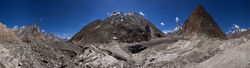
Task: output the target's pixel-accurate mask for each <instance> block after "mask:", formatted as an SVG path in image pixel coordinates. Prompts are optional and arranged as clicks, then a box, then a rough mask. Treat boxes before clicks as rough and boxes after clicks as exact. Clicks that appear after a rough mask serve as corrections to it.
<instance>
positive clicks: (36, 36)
mask: <svg viewBox="0 0 250 68" xmlns="http://www.w3.org/2000/svg"><path fill="white" fill-rule="evenodd" d="M14 32H15V34H16V36H18V37H19V38H20V39H21V40H22V41H25V42H30V41H32V40H41V41H52V42H57V41H65V40H64V39H62V38H59V37H56V36H54V35H52V34H50V33H45V32H42V31H41V29H40V27H39V26H37V25H35V24H32V25H31V26H22V27H20V28H19V29H16V30H14Z"/></svg>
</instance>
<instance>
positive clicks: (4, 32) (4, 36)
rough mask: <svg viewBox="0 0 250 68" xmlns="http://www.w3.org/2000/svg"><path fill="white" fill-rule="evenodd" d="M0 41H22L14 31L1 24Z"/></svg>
mask: <svg viewBox="0 0 250 68" xmlns="http://www.w3.org/2000/svg"><path fill="white" fill-rule="evenodd" d="M0 31H1V32H0V36H1V37H0V40H20V39H19V38H18V37H17V36H16V35H15V33H14V31H13V30H11V29H10V28H7V26H6V25H5V24H3V23H1V22H0Z"/></svg>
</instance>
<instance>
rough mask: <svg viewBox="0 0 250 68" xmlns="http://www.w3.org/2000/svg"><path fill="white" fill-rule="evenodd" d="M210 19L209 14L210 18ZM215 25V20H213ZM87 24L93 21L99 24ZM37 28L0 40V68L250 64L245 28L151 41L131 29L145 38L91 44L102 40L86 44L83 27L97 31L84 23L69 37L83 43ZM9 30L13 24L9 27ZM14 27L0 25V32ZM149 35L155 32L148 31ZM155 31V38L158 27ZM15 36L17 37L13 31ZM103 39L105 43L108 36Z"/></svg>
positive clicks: (223, 67)
mask: <svg viewBox="0 0 250 68" xmlns="http://www.w3.org/2000/svg"><path fill="white" fill-rule="evenodd" d="M199 7H200V6H199ZM199 7H198V8H199ZM195 11H196V10H195ZM191 15H192V14H191ZM201 15H203V14H201ZM196 16H199V15H194V18H196ZM111 17H112V16H111ZM114 17H115V16H114ZM118 17H120V16H118ZM111 19H113V18H111ZM209 19H211V18H210V17H209ZM119 20H120V19H119ZM196 20H199V21H204V20H207V19H206V17H205V18H202V20H200V19H195V20H193V21H196ZM208 22H211V21H208ZM99 23H100V22H99ZM109 23H110V22H109ZM128 23H129V22H128ZM196 23H197V24H192V28H196V27H193V26H200V25H201V23H203V22H196ZM212 23H215V22H213V21H212ZM113 24H114V23H113ZM206 24H210V23H206ZM0 25H2V24H0ZM89 25H95V23H92V24H89ZM118 25H119V24H118ZM97 26H98V25H97ZM108 26H110V25H108ZM137 26H138V25H137ZM140 26H142V25H140ZM186 26H187V25H186ZM33 27H35V28H33ZM37 27H38V26H35V25H32V26H31V27H25V29H22V28H21V29H22V30H20V31H16V32H17V34H16V35H17V36H16V37H18V38H20V39H21V40H19V39H12V40H0V68H250V57H249V56H250V33H249V32H243V33H244V35H242V36H240V37H239V38H235V39H228V40H221V39H225V38H224V35H223V34H224V33H223V34H221V33H220V30H218V31H215V32H216V33H217V32H218V33H217V34H212V35H210V31H207V30H210V28H212V27H216V28H218V26H204V27H209V28H203V27H199V28H201V29H204V31H199V30H195V31H191V32H189V28H188V27H190V28H191V26H188V27H185V28H181V29H178V30H177V32H176V33H177V34H180V35H181V31H182V30H185V32H187V34H188V35H187V36H190V37H185V36H186V35H183V36H173V35H172V36H167V37H162V38H157V37H156V38H155V39H150V40H148V41H147V40H145V38H151V37H153V36H147V35H146V36H145V35H144V34H145V33H143V32H144V31H142V34H141V33H140V32H139V33H133V30H132V33H131V35H132V37H133V36H139V37H138V38H139V39H144V40H138V39H133V38H132V37H130V36H128V37H119V35H118V36H117V35H114V36H116V37H117V38H118V39H110V37H112V36H109V37H108V39H107V40H111V41H109V42H108V43H107V42H106V43H102V44H100V43H93V42H94V41H98V42H100V40H99V39H98V40H95V39H91V40H90V41H91V42H88V43H87V41H88V39H86V38H83V36H84V37H85V36H89V35H86V34H84V33H85V32H84V31H83V30H90V31H92V29H93V31H95V30H96V29H95V28H97V27H84V28H83V30H82V31H80V32H79V33H77V35H75V37H74V39H71V40H75V42H83V41H84V40H87V41H85V42H86V43H85V42H84V43H82V44H78V43H77V44H75V42H74V41H71V42H66V43H65V42H62V41H57V42H55V41H46V40H43V39H51V38H46V36H45V35H44V34H40V33H41V31H40V28H37ZM100 27H101V26H100ZM100 27H98V28H100ZM105 27H106V26H105ZM126 27H128V26H126ZM1 28H2V27H1ZM102 28H104V27H102ZM112 28H113V26H112ZM133 28H135V27H133ZM136 28H137V27H136ZM152 28H153V27H152ZM5 29H9V28H7V27H6V26H5ZM125 30H126V28H125ZM137 30H144V26H143V27H142V29H141V28H138V29H136V30H135V31H134V32H137ZM150 30H151V29H150ZM211 30H215V29H214V28H213V29H211ZM11 31H12V30H6V31H3V30H1V29H0V32H11ZM18 32H20V34H19V33H18ZM22 32H23V33H22ZM24 32H27V33H24ZM33 32H34V33H33ZM121 32H123V31H121ZM82 33H83V35H81V34H82ZM104 33H106V32H104ZM107 33H109V32H107ZM111 33H112V32H111ZM118 33H119V32H118ZM125 33H126V31H125ZM154 33H155V32H153V34H154ZM189 33H191V35H189ZM193 33H194V34H196V33H197V34H204V35H205V36H200V35H197V36H196V37H194V36H193V35H192V34H193ZM12 34H13V31H12ZM36 34H38V35H36ZM87 34H88V33H87ZM90 34H91V33H90ZM128 34H130V33H128ZM134 34H135V35H134ZM146 34H147V33H146ZM149 34H152V33H151V32H150V33H149ZM155 34H156V36H157V34H158V32H157V30H156V33H155ZM159 34H161V32H159ZM14 35H15V34H14ZM104 35H105V34H104ZM214 35H215V36H214ZM5 36H9V35H5V34H3V35H1V36H0V38H1V37H4V38H5ZM77 36H79V37H77ZM126 36H127V35H126ZM160 36H161V35H160ZM160 36H159V37H160ZM11 37H13V36H12V35H11ZM89 37H90V36H89ZM98 37H99V36H97V37H94V38H98ZM82 38H83V39H84V40H83V39H82ZM102 38H103V37H101V39H102ZM120 38H122V39H125V40H126V39H127V40H129V41H133V42H137V43H130V42H128V41H126V42H128V43H121V42H122V41H123V40H121V39H120ZM130 38H132V39H130ZM24 39H28V40H29V41H28V42H27V41H25V40H24ZM104 39H105V40H104V41H107V40H106V38H104ZM76 40H78V41H76ZM112 40H114V41H112ZM115 40H118V41H115ZM101 41H102V40H101ZM138 41H141V42H138Z"/></svg>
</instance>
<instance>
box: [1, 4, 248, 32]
mask: <svg viewBox="0 0 250 68" xmlns="http://www.w3.org/2000/svg"><path fill="white" fill-rule="evenodd" d="M198 4H201V5H203V7H205V8H206V10H207V11H208V12H209V13H210V14H211V15H212V17H213V18H214V19H215V21H216V22H217V23H218V24H219V26H220V27H221V28H222V30H223V31H224V32H227V31H229V30H231V27H233V24H237V25H239V26H240V27H241V28H249V27H250V0H0V22H3V23H4V24H6V25H7V26H8V27H9V28H12V27H14V26H19V27H20V26H29V25H31V24H36V25H38V26H40V27H41V29H43V30H45V32H50V33H52V34H55V35H60V36H65V37H71V36H73V35H74V34H75V33H77V32H78V31H79V30H80V29H81V28H83V27H84V26H85V25H86V24H89V23H90V22H92V21H94V20H96V19H104V18H106V17H107V16H108V15H107V14H108V13H112V12H113V11H121V12H124V13H126V12H128V11H134V12H143V13H144V14H145V16H144V17H145V18H146V19H148V20H149V21H151V22H152V23H153V24H154V25H156V26H157V27H158V28H159V29H161V30H173V29H174V28H175V27H176V26H177V25H178V24H183V23H184V21H185V20H186V19H187V18H188V16H189V15H190V14H191V12H192V11H193V10H194V9H195V8H196V7H197V5H198ZM177 17H178V19H179V20H178V21H177V22H176V18H177ZM161 22H162V23H164V24H165V25H164V26H162V25H161V24H160V23H161Z"/></svg>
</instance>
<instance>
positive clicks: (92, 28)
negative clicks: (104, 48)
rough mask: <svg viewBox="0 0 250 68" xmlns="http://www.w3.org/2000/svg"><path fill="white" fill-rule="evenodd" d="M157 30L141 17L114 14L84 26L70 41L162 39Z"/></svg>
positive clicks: (161, 34)
mask: <svg viewBox="0 0 250 68" xmlns="http://www.w3.org/2000/svg"><path fill="white" fill-rule="evenodd" d="M164 36H165V35H164V33H162V32H161V31H160V30H159V29H157V28H156V27H155V26H154V25H153V24H152V23H151V22H149V21H148V20H146V19H145V18H143V16H141V15H139V14H137V13H135V12H128V13H126V14H123V13H121V12H114V13H112V14H111V15H110V16H109V17H108V18H106V19H104V20H103V21H102V20H96V21H94V22H92V23H90V24H88V25H87V26H85V27H84V28H83V29H82V30H81V31H80V32H78V33H77V34H76V35H74V36H73V37H72V38H71V39H70V41H72V42H80V43H108V42H111V41H112V40H117V41H119V42H126V43H133V42H141V41H149V40H151V39H154V38H160V37H164Z"/></svg>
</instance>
